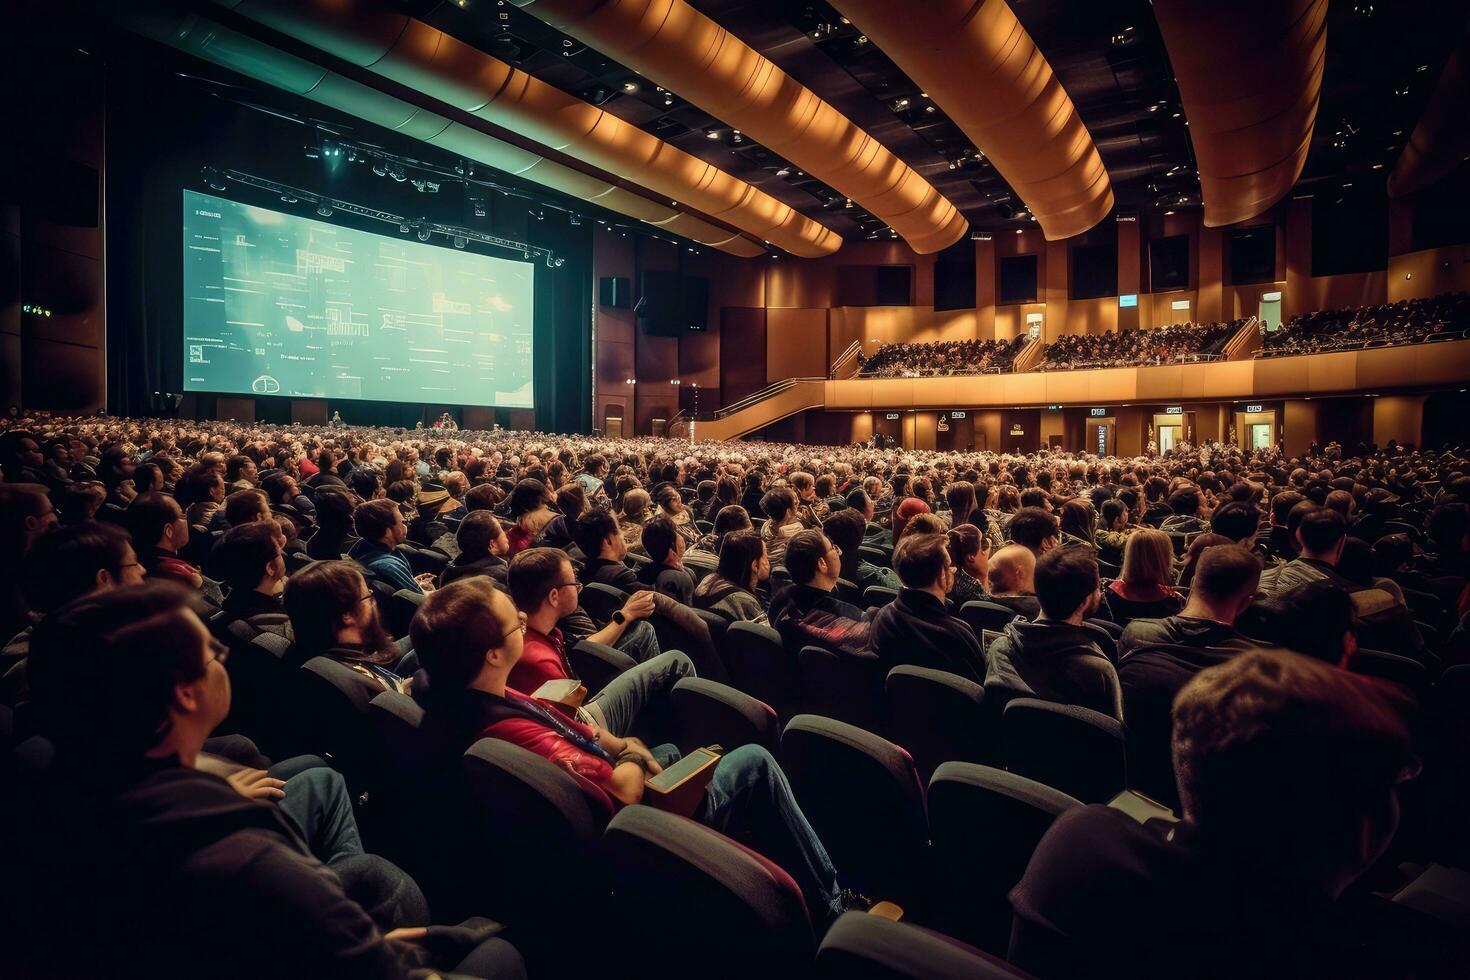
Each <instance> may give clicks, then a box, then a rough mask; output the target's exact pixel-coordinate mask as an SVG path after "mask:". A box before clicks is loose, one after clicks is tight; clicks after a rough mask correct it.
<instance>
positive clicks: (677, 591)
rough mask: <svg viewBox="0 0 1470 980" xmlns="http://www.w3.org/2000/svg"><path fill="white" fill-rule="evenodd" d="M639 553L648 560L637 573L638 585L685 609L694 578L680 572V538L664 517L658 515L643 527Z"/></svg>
mask: <svg viewBox="0 0 1470 980" xmlns="http://www.w3.org/2000/svg"><path fill="white" fill-rule="evenodd" d="M643 550H644V551H645V552H647V553H648V557H649V558H650V559H652V560H651V561H650V562H649V563H648V564H646V565H643V566H641V567H640V568H639V569H638V581H640V582H642V583H643V584H644V585H645V586H647V587H648V588H651V589H652V590H653V591H655V592H659V593H662V594H663V595H666V596H668V597H669V598H671V599H673V600H674V601H675V602H679V603H682V604H684V605H686V606H687V605H689V603H690V601H691V600H692V599H693V598H694V577H693V576H692V575H690V574H689V572H688V571H687V570H686V569H685V568H684V536H683V535H682V534H680V533H679V529H678V527H676V526H675V524H674V522H673V521H672V520H671V519H670V518H669V517H668V515H666V514H659V515H658V516H657V517H654V518H653V519H652V520H650V521H649V522H648V523H647V524H645V525H644V526H643Z"/></svg>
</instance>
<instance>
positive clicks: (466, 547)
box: [454, 510, 501, 561]
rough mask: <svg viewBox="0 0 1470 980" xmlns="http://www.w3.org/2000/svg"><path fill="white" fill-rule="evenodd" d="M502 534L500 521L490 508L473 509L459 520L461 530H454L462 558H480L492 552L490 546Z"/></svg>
mask: <svg viewBox="0 0 1470 980" xmlns="http://www.w3.org/2000/svg"><path fill="white" fill-rule="evenodd" d="M500 534H501V527H500V521H498V520H496V518H495V515H494V514H492V513H490V512H489V511H488V510H472V511H470V512H469V513H468V514H466V515H465V517H464V520H462V521H460V522H459V530H457V531H455V532H454V543H455V544H457V545H459V553H460V557H461V558H463V559H465V560H466V561H472V560H478V559H480V558H484V557H485V556H486V555H488V554H490V546H491V545H493V544H494V543H495V540H496V539H497V538H499V537H500Z"/></svg>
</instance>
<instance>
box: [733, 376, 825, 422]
mask: <svg viewBox="0 0 1470 980" xmlns="http://www.w3.org/2000/svg"><path fill="white" fill-rule="evenodd" d="M826 380H827V379H826V378H783V379H782V380H780V381H776V382H773V383H771V384H768V385H766V386H765V387H764V388H762V389H761V390H760V391H756V392H752V393H751V394H749V395H746V396H745V397H744V398H742V399H740V400H739V401H736V402H731V403H730V404H729V405H726V406H724V407H722V408H718V409H716V410H715V414H714V417H715V418H717V419H723V418H728V417H729V416H731V415H733V414H735V413H736V412H738V411H740V410H741V409H744V408H749V407H750V406H751V405H754V404H756V403H758V402H763V401H765V400H766V399H768V398H772V397H774V396H776V395H779V394H780V393H781V392H783V391H786V390H787V389H788V388H791V387H793V386H795V385H798V384H802V383H804V382H808V381H826Z"/></svg>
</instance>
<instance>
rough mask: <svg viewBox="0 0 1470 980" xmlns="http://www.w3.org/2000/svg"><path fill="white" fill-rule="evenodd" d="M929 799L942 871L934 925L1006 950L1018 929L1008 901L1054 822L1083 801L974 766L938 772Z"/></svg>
mask: <svg viewBox="0 0 1470 980" xmlns="http://www.w3.org/2000/svg"><path fill="white" fill-rule="evenodd" d="M928 801H929V834H930V840H931V841H932V843H933V848H934V866H935V868H937V869H940V870H941V872H942V873H940V874H938V875H936V877H935V881H934V889H935V892H934V896H933V897H934V901H933V903H932V912H931V914H930V915H929V917H928V919H926V922H928V923H929V924H932V925H933V926H934V927H935V928H936V929H939V930H940V931H942V932H944V933H946V934H947V935H951V936H955V937H957V938H960V939H963V940H965V941H966V942H969V943H974V944H975V945H977V946H980V947H982V948H984V949H988V950H990V951H992V952H996V953H1004V952H1005V950H1006V944H1007V942H1008V940H1009V937H1010V931H1011V906H1010V902H1009V901H1008V899H1007V898H1006V896H1007V895H1008V894H1009V893H1010V890H1011V889H1012V888H1013V887H1015V885H1016V883H1017V882H1018V881H1020V880H1021V876H1022V874H1024V873H1025V871H1026V865H1027V863H1029V862H1030V860H1031V854H1032V852H1033V851H1035V850H1036V845H1037V844H1038V843H1039V842H1040V841H1041V837H1042V835H1043V834H1045V833H1046V831H1047V829H1048V828H1050V827H1051V825H1052V821H1053V820H1055V819H1056V818H1057V817H1058V816H1060V815H1061V814H1062V813H1063V812H1065V811H1066V810H1069V809H1071V808H1072V807H1078V806H1081V805H1082V804H1081V803H1080V802H1079V801H1077V800H1075V799H1073V798H1072V797H1070V796H1068V795H1067V794H1066V793H1063V792H1061V791H1060V790H1056V789H1053V788H1051V787H1050V786H1045V785H1043V784H1041V783H1038V782H1036V781H1035V780H1032V779H1027V778H1026V777H1025V776H1018V775H1016V774H1015V773H1011V772H1005V771H1003V770H1000V769H992V768H991V767H989V766H977V765H974V764H972V763H968V762H946V763H945V764H944V765H942V766H940V767H939V768H938V769H937V770H935V772H934V777H933V778H932V779H930V780H929V793H928Z"/></svg>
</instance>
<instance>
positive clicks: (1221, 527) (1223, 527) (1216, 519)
mask: <svg viewBox="0 0 1470 980" xmlns="http://www.w3.org/2000/svg"><path fill="white" fill-rule="evenodd" d="M1260 526H1261V518H1260V515H1259V514H1257V513H1256V509H1255V507H1253V506H1251V505H1250V504H1247V503H1242V502H1241V501H1239V500H1232V501H1230V502H1229V503H1224V504H1221V505H1220V506H1219V507H1216V508H1215V512H1214V513H1213V514H1211V515H1210V530H1212V531H1214V532H1215V533H1216V534H1223V535H1224V536H1225V537H1227V538H1229V539H1230V540H1231V541H1244V540H1245V539H1246V538H1248V537H1250V536H1251V535H1252V534H1255V533H1256V532H1257V531H1258V530H1260Z"/></svg>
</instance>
